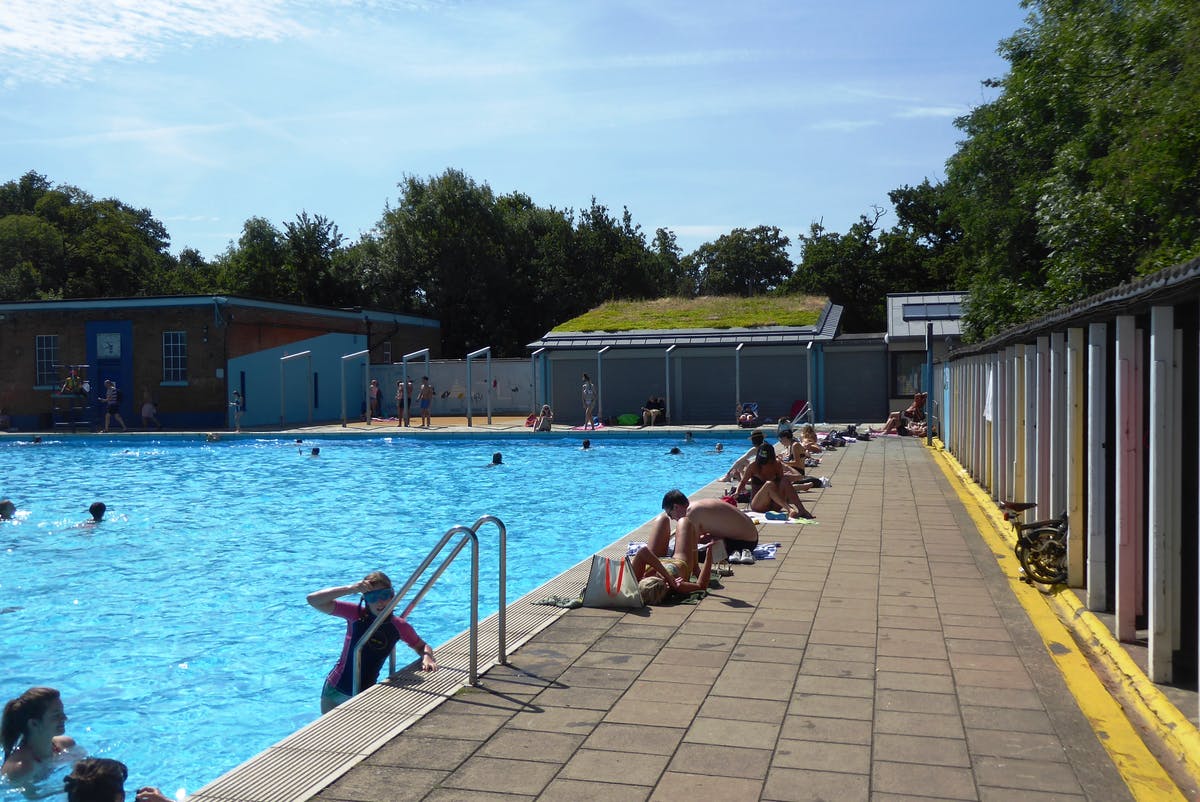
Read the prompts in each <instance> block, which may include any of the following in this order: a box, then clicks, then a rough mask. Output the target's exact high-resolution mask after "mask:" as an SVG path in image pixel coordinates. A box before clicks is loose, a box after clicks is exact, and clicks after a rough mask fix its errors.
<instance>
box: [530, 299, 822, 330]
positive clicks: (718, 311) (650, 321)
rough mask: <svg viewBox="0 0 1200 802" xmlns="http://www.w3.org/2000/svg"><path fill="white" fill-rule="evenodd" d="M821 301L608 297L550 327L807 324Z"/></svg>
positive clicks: (676, 327)
mask: <svg viewBox="0 0 1200 802" xmlns="http://www.w3.org/2000/svg"><path fill="white" fill-rule="evenodd" d="M824 307H825V299H824V298H822V297H819V296H814V295H760V296H757V297H754V298H741V297H738V296H732V295H709V296H701V297H699V298H657V299H655V300H653V301H608V302H607V303H604V304H601V305H600V306H598V307H596V308H595V309H592V310H591V311H590V312H585V313H584V314H582V315H580V316H579V317H576V318H572V319H571V320H568V321H567V322H565V323H562V324H560V325H558V326H555V327H554V331H558V332H570V331H634V330H638V329H732V328H757V327H761V326H811V325H813V324H815V323H816V322H817V318H818V317H820V315H821V310H822V309H823V308H824Z"/></svg>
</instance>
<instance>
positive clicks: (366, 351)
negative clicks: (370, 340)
mask: <svg viewBox="0 0 1200 802" xmlns="http://www.w3.org/2000/svg"><path fill="white" fill-rule="evenodd" d="M370 353H371V350H370V349H369V348H368V349H364V350H362V351H355V352H354V353H353V354H346V355H345V356H344V357H342V427H343V428H345V426H346V421H347V417H346V362H347V360H350V359H356V358H358V357H360V356H365V355H368V354H370Z"/></svg>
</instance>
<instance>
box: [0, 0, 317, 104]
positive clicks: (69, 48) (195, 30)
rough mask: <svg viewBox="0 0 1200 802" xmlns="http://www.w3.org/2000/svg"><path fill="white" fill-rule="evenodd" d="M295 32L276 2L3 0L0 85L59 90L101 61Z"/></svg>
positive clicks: (299, 28) (300, 29) (282, 4)
mask: <svg viewBox="0 0 1200 802" xmlns="http://www.w3.org/2000/svg"><path fill="white" fill-rule="evenodd" d="M304 31H305V28H304V26H303V25H301V24H300V23H299V22H298V21H296V20H295V19H293V18H292V17H291V16H290V15H289V14H288V8H287V3H285V2H283V0H257V2H241V1H239V0H111V2H109V3H106V4H103V5H100V4H96V3H94V2H90V0H56V1H55V2H46V0H4V11H3V15H0V70H3V73H4V80H5V83H6V84H7V85H9V86H12V85H14V84H16V83H19V82H22V81H29V82H35V81H36V82H44V83H61V82H65V81H67V80H70V79H72V78H78V77H81V76H85V75H86V74H87V72H88V70H89V69H90V68H91V67H93V66H94V65H96V64H99V63H101V62H104V61H131V60H132V61H141V60H146V59H150V58H153V57H154V56H155V55H156V54H158V53H160V52H161V51H163V50H164V49H166V48H171V47H188V46H190V45H191V44H192V43H193V42H194V41H195V40H197V39H205V38H215V37H223V38H233V39H265V40H279V39H282V38H285V37H290V36H297V35H300V34H302V33H303V32H304Z"/></svg>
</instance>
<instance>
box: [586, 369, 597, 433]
mask: <svg viewBox="0 0 1200 802" xmlns="http://www.w3.org/2000/svg"><path fill="white" fill-rule="evenodd" d="M595 405H596V385H595V384H593V383H592V380H591V379H590V378H589V377H588V375H587V374H586V373H585V374H583V428H584V429H595V428H596V426H595V424H594V423H593V418H592V407H593V406H595Z"/></svg>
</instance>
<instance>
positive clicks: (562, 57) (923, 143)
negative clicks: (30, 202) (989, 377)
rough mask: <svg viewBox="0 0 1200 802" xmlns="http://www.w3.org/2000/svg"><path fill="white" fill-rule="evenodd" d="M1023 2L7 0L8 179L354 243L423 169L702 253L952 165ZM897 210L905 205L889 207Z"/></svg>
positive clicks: (194, 222) (196, 232) (215, 246)
mask: <svg viewBox="0 0 1200 802" xmlns="http://www.w3.org/2000/svg"><path fill="white" fill-rule="evenodd" d="M1025 13H1026V12H1025V11H1023V10H1022V9H1021V8H1020V4H1019V2H1018V0H903V1H902V2H896V0H842V2H832V1H831V0H790V1H785V2H773V1H767V2H754V0H750V1H749V2H735V1H734V0H729V2H718V1H717V0H684V1H682V2H676V1H675V0H662V2H652V1H650V0H647V1H646V2H621V1H619V0H489V1H488V2H484V1H483V0H479V1H478V2H477V1H476V0H447V1H446V2H441V1H440V0H412V1H411V2H404V1H403V0H257V1H256V0H110V2H108V3H104V4H100V3H96V2H94V0H2V2H0V181H8V180H12V179H15V178H18V177H19V176H21V175H23V174H24V173H25V172H27V171H29V170H35V171H37V172H39V173H42V174H43V175H45V176H47V177H48V178H49V179H50V180H51V181H52V182H54V183H66V184H73V185H75V186H78V187H80V188H82V189H84V190H86V191H87V192H90V193H91V194H93V195H95V196H97V197H115V198H118V199H120V200H122V201H124V202H126V203H128V204H131V205H133V206H137V207H145V208H148V209H150V211H151V212H152V213H153V214H154V215H155V216H156V217H157V218H158V219H159V220H161V221H162V222H163V223H164V224H165V225H166V227H167V230H168V231H169V232H170V234H171V251H172V252H173V253H178V252H179V251H180V250H181V249H182V248H184V247H194V248H197V249H199V250H200V252H201V253H203V254H204V255H205V256H206V257H208V258H211V257H213V256H215V255H217V254H219V253H220V252H221V251H223V250H224V249H225V248H226V246H227V245H228V244H229V242H230V241H233V240H236V239H237V237H238V236H239V234H240V232H241V228H242V224H243V223H244V222H245V221H246V219H247V218H249V217H252V216H260V217H265V218H267V219H268V220H270V221H271V222H273V223H274V224H275V225H276V226H279V227H281V228H282V226H283V223H284V222H286V221H290V220H293V219H294V218H295V216H296V215H297V214H298V213H300V212H301V211H307V212H309V213H310V214H321V215H324V216H326V217H328V218H330V219H331V220H333V221H334V222H335V223H337V224H338V227H339V229H340V230H341V232H342V234H343V235H345V236H346V237H347V238H348V239H351V240H353V239H357V238H358V236H359V235H360V234H361V233H362V232H365V231H368V230H370V228H371V227H372V226H373V225H374V224H375V223H376V222H377V221H378V220H379V218H380V216H381V215H382V212H383V210H384V206H385V204H386V203H388V202H389V201H392V202H394V201H395V199H396V198H397V196H398V191H397V187H396V185H397V183H398V182H399V181H400V180H401V179H402V178H403V176H405V175H416V176H421V177H428V176H433V175H438V174H440V173H442V172H443V171H444V170H445V169H446V168H447V167H454V168H457V169H461V170H463V171H464V172H465V173H466V174H467V175H469V176H471V177H472V178H473V179H475V180H476V181H478V182H480V183H487V184H489V185H490V186H491V187H492V189H493V190H494V191H495V192H497V193H498V194H503V193H507V192H513V191H519V192H523V193H525V194H527V195H529V196H530V197H531V198H532V199H533V200H534V202H535V203H537V204H538V205H540V206H554V207H556V208H560V209H565V208H575V209H579V208H583V207H586V206H587V205H588V204H589V203H590V201H591V198H592V197H593V196H595V198H596V199H597V201H598V202H599V203H602V204H604V205H606V206H608V207H609V209H610V210H612V211H613V212H614V214H615V215H617V216H619V215H620V210H621V208H622V207H623V206H627V207H628V208H629V210H630V212H631V214H632V215H633V219H634V221H635V222H636V223H638V224H640V225H641V226H642V228H643V230H644V232H645V233H646V236H647V239H652V238H653V236H654V231H655V229H657V228H659V227H666V228H669V229H671V230H672V231H674V232H675V233H676V235H677V236H678V240H679V244H680V246H681V247H682V248H683V250H684V252H685V253H686V252H688V251H691V250H693V249H695V248H696V247H697V246H699V245H700V244H702V243H704V242H707V241H711V240H714V239H716V238H717V237H718V236H720V235H721V234H723V233H727V232H728V231H730V230H731V229H733V228H736V227H752V226H756V225H773V226H778V227H779V228H780V229H782V230H783V232H784V233H785V234H787V235H788V236H789V237H791V238H792V240H793V242H795V240H796V238H797V236H798V235H800V234H803V233H806V232H807V231H808V227H809V224H810V223H811V222H812V221H814V220H822V221H823V222H824V224H825V226H826V228H828V229H831V230H835V231H842V232H844V231H845V230H846V229H847V228H848V227H849V226H850V225H851V224H852V223H853V222H854V221H855V220H857V218H858V216H859V215H860V214H863V213H865V212H867V211H869V210H870V208H871V206H872V205H878V206H881V207H884V208H885V209H888V210H889V211H890V204H889V203H888V199H887V193H888V191H889V190H891V189H894V188H896V187H899V186H902V185H904V184H916V183H919V182H920V181H921V180H922V179H924V178H926V177H928V178H930V179H938V178H940V177H941V176H942V175H943V171H944V164H945V161H946V158H947V157H949V156H950V155H951V154H952V153H953V152H954V149H955V143H956V141H957V140H958V138H959V132H958V130H957V129H956V128H954V125H953V120H954V118H955V117H956V116H959V115H961V114H963V113H965V112H966V111H968V110H969V109H970V108H971V107H972V106H973V105H977V104H979V103H981V102H984V101H986V100H989V99H991V98H992V97H993V96H994V94H993V93H994V90H987V89H984V88H983V87H982V86H981V81H982V80H983V79H985V78H989V77H999V76H1000V75H1002V74H1003V73H1004V71H1005V63H1004V62H1003V60H1002V59H1000V57H999V56H997V55H996V45H997V43H998V42H999V40H1000V39H1001V38H1003V37H1006V36H1008V35H1010V34H1011V33H1013V31H1015V30H1016V29H1017V28H1018V27H1019V26H1020V25H1021V24H1022V21H1023V19H1024V17H1025ZM893 222H894V219H893V218H892V217H891V215H890V214H889V215H888V216H887V217H885V218H884V220H883V223H884V225H891V223H893Z"/></svg>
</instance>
